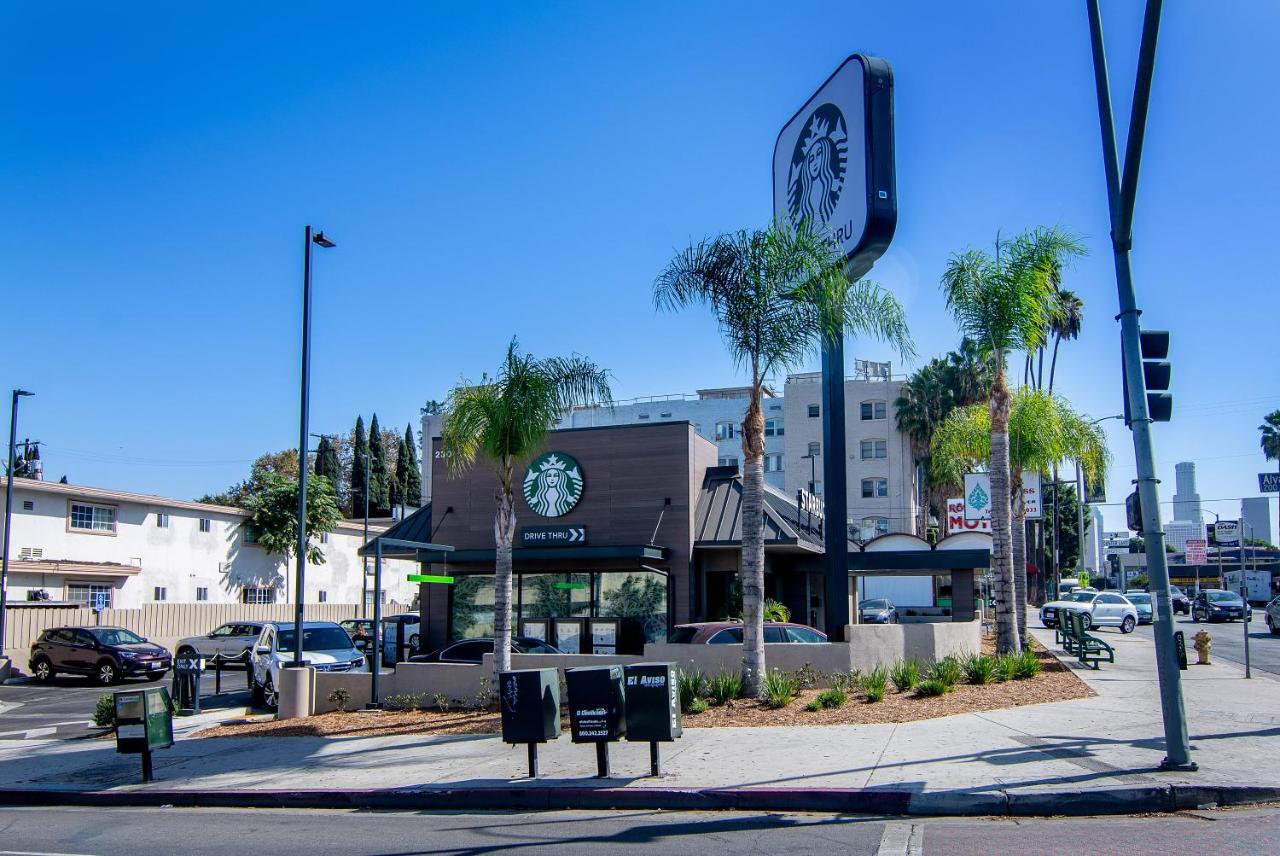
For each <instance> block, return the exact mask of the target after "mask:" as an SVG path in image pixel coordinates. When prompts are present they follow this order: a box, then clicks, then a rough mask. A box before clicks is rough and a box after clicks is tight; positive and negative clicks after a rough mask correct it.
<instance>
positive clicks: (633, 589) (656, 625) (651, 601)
mask: <svg viewBox="0 0 1280 856" xmlns="http://www.w3.org/2000/svg"><path fill="white" fill-rule="evenodd" d="M599 576H600V583H599V592H600V599H599V603H598V604H597V610H598V612H597V614H598V615H599V616H601V617H605V618H634V619H636V620H638V621H639V622H640V625H641V627H642V628H643V629H644V638H645V641H646V642H656V641H661V640H664V639H666V638H667V578H666V577H664V576H663V575H661V574H655V573H653V572H651V571H634V572H632V571H615V572H611V573H604V574H600V575H599Z"/></svg>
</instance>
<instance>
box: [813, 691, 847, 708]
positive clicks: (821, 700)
mask: <svg viewBox="0 0 1280 856" xmlns="http://www.w3.org/2000/svg"><path fill="white" fill-rule="evenodd" d="M813 700H814V701H815V702H817V703H818V707H844V704H845V702H847V701H848V700H849V696H848V695H847V694H846V693H845V691H844V690H840V689H836V688H835V687H832V688H831V689H826V690H822V691H821V692H819V693H818V694H817V695H816V696H815V697H814V699H813Z"/></svg>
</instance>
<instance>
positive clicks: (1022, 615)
mask: <svg viewBox="0 0 1280 856" xmlns="http://www.w3.org/2000/svg"><path fill="white" fill-rule="evenodd" d="M1009 482H1010V485H1011V490H1012V493H1011V494H1010V500H1011V502H1012V507H1011V508H1010V511H1011V512H1012V515H1013V526H1012V527H1011V528H1012V535H1013V538H1012V541H1013V600H1014V616H1015V618H1016V620H1017V624H1018V641H1019V642H1024V641H1025V640H1026V638H1027V504H1026V502H1025V501H1024V499H1023V494H1022V468H1021V467H1010V472H1009Z"/></svg>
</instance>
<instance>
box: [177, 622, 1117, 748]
mask: <svg viewBox="0 0 1280 856" xmlns="http://www.w3.org/2000/svg"><path fill="white" fill-rule="evenodd" d="M1035 647H1036V653H1037V659H1038V660H1039V661H1040V664H1041V667H1042V671H1041V673H1040V674H1039V675H1036V676H1035V677H1033V678H1026V679H1023V680H1014V681H1006V682H1002V683H990V684H981V685H976V684H965V683H960V684H957V685H956V686H955V688H954V689H953V690H952V691H951V692H948V693H945V694H943V695H939V696H932V697H922V696H919V695H916V694H915V693H912V692H905V693H899V692H897V691H895V690H894V689H893V685H892V684H890V685H889V688H888V689H886V691H885V694H884V698H883V699H882V700H881V701H879V702H875V703H870V702H868V701H867V700H866V697H865V695H864V694H863V693H862V692H861V691H860V690H858V689H856V688H855V689H852V690H850V691H849V694H848V702H847V703H846V704H844V705H843V706H842V707H838V708H825V709H822V710H816V711H810V710H805V705H806V704H807V703H808V702H809V701H810V700H812V699H813V698H814V697H815V696H816V695H817V694H818V691H817V690H801V691H800V692H799V693H798V694H797V696H796V699H795V701H793V702H792V703H791V704H789V705H787V706H786V707H784V708H779V709H774V708H770V707H768V706H767V705H766V704H765V703H764V702H762V701H757V700H754V699H750V700H748V699H737V700H734V701H730V702H727V703H725V704H723V705H715V706H712V707H710V708H708V709H707V710H706V711H705V712H703V713H698V714H693V713H686V714H685V715H684V725H685V727H686V728H723V727H766V726H782V727H786V726H807V725H839V724H849V725H869V724H874V723H899V722H912V721H915V720H920V719H933V718H936V717H939V716H952V715H955V714H960V713H974V712H978V711H986V710H1000V709H1002V708H1009V707H1022V706H1025V705H1030V704H1044V703H1047V702H1056V701H1067V700H1070V699H1079V698H1088V697H1089V696H1092V695H1094V693H1093V691H1092V690H1090V689H1089V688H1088V686H1086V685H1085V683H1084V682H1083V681H1081V680H1080V679H1079V678H1078V677H1076V675H1075V674H1074V673H1073V672H1072V671H1071V670H1070V669H1068V668H1066V667H1065V666H1063V665H1062V664H1061V663H1059V662H1058V660H1057V659H1056V658H1055V657H1054V656H1053V655H1052V654H1050V653H1048V652H1047V651H1045V650H1044V649H1043V648H1041V647H1040V646H1039V645H1036V646H1035ZM568 719H569V717H568V712H567V711H565V712H564V722H565V724H566V731H567V725H568ZM501 730H502V723H501V718H500V717H499V715H498V713H497V712H496V711H488V710H449V711H440V710H437V709H434V708H429V709H426V710H383V711H358V712H337V711H335V712H331V713H323V714H318V715H316V716H311V717H307V718H306V719H288V720H283V721H275V720H273V719H268V718H265V717H262V718H256V719H251V720H246V721H241V722H233V723H227V724H223V725H219V726H215V727H214V728H209V729H206V730H204V731H201V732H199V734H198V735H197V736H200V737H249V736H264V737H265V736H271V737H339V736H340V737H374V736H385V735H397V734H419V735H452V734H497V733H499V732H501Z"/></svg>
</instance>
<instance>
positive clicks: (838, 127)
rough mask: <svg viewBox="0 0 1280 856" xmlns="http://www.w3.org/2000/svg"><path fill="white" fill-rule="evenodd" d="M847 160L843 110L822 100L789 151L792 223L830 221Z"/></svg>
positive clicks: (821, 222) (847, 147) (788, 189)
mask: <svg viewBox="0 0 1280 856" xmlns="http://www.w3.org/2000/svg"><path fill="white" fill-rule="evenodd" d="M848 163H849V134H848V129H847V126H846V125H845V121H844V114H843V113H841V112H840V108H839V107H837V106H836V105H834V104H823V105H822V106H821V107H819V108H818V109H816V110H814V111H813V113H812V115H810V116H809V119H808V121H807V122H805V127H804V130H803V131H801V132H800V136H799V137H798V138H797V139H796V147H795V151H794V152H792V154H791V171H790V173H789V175H788V176H787V208H788V210H790V212H791V222H792V223H793V224H794V225H799V224H800V222H801V221H808V222H809V223H810V224H811V225H814V226H825V225H827V223H828V222H830V220H831V215H832V214H834V213H835V210H836V205H837V204H839V202H840V193H841V191H843V190H844V174H845V169H846V167H847V166H848Z"/></svg>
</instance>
